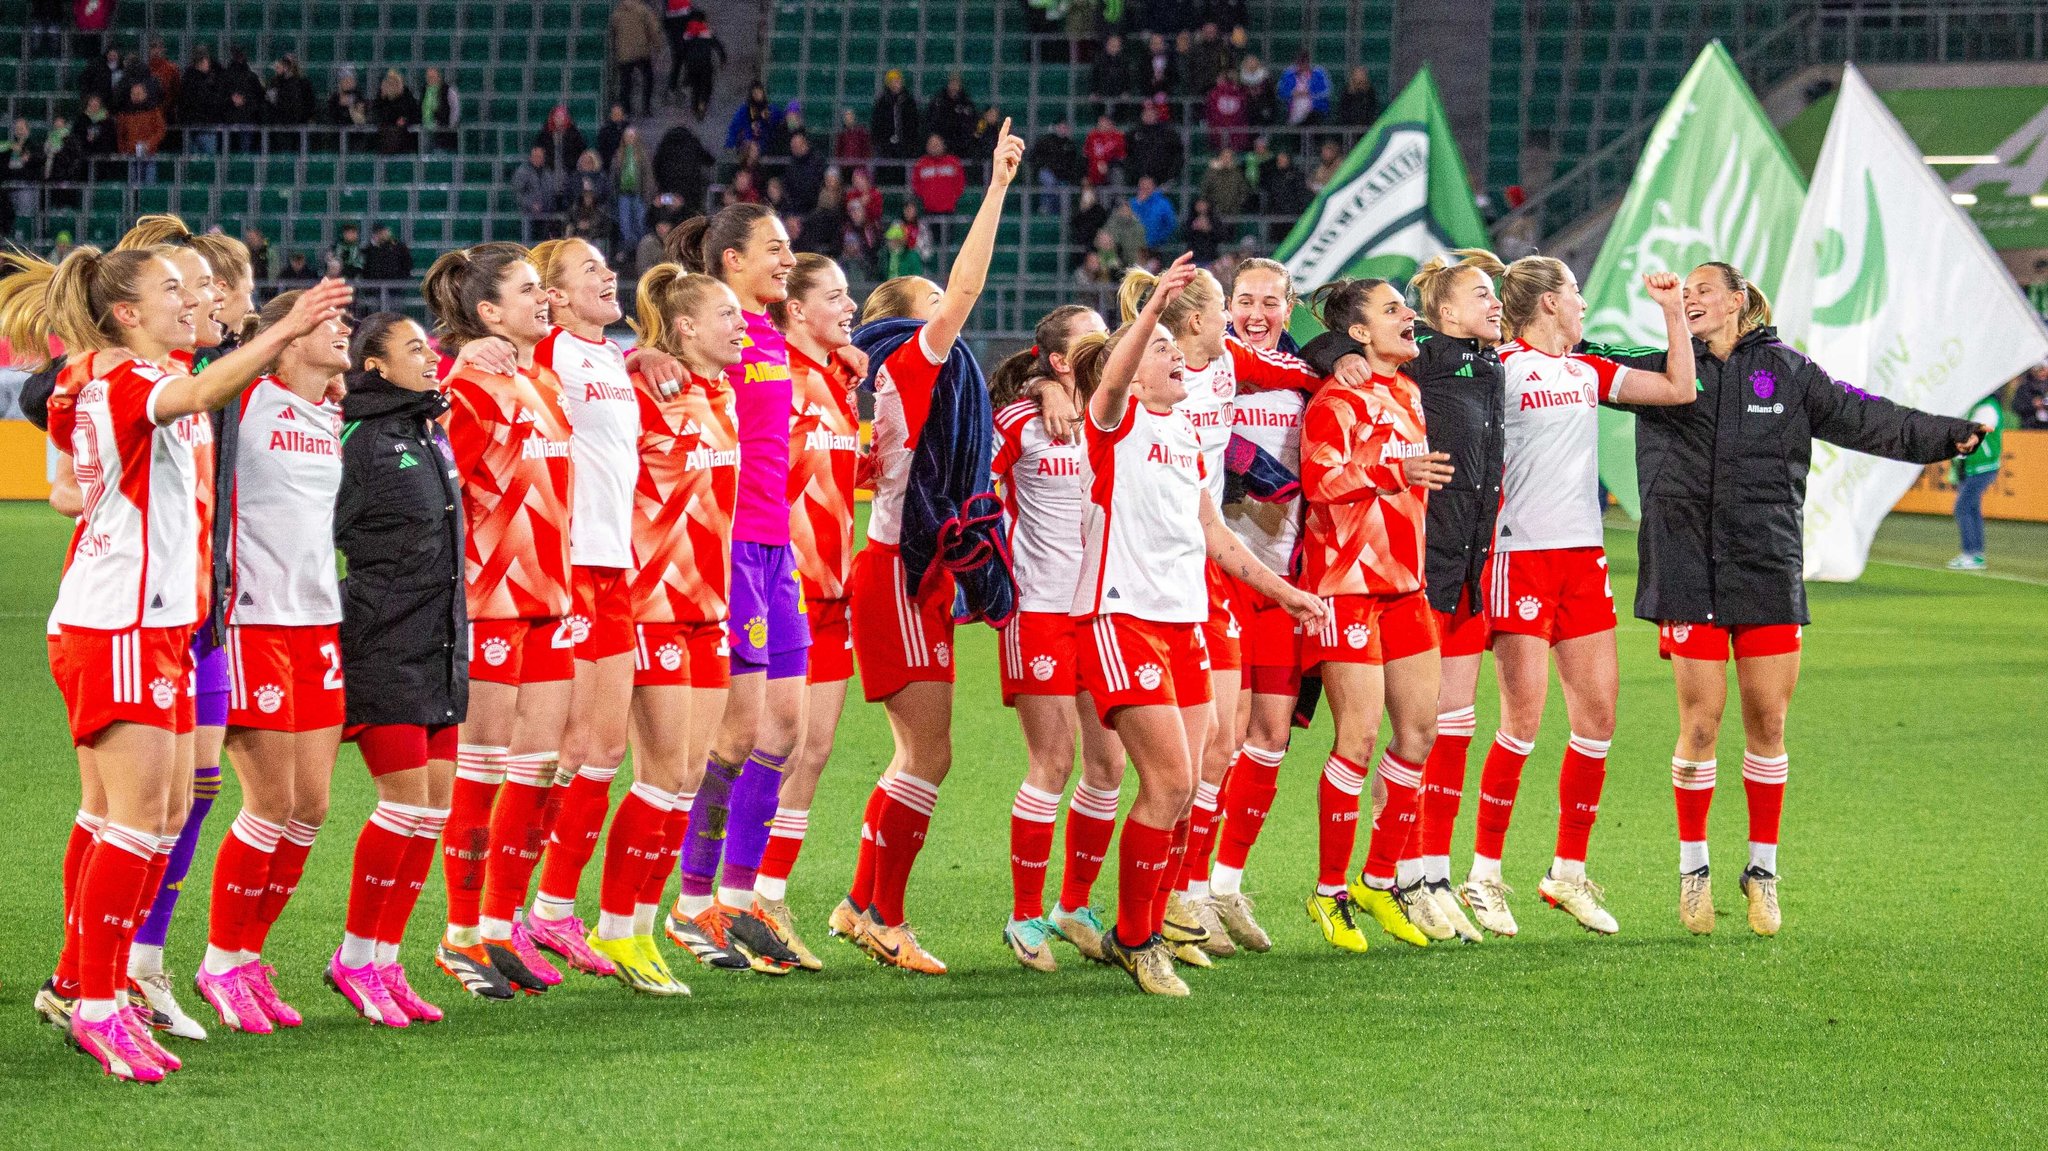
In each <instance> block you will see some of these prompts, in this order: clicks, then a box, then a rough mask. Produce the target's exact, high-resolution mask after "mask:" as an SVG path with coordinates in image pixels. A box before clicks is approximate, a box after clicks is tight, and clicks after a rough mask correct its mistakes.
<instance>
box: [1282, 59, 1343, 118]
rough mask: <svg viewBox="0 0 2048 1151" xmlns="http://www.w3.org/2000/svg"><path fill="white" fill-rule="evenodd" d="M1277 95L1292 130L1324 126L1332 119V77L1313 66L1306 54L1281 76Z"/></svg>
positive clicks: (1295, 60) (1318, 67)
mask: <svg viewBox="0 0 2048 1151" xmlns="http://www.w3.org/2000/svg"><path fill="white" fill-rule="evenodd" d="M1275 95H1276V96H1277V97H1278V99H1279V101H1280V106H1281V107H1282V108H1284V109H1286V111H1287V123H1288V125H1289V126H1291V127H1295V128H1301V127H1306V126H1311V125H1315V124H1322V123H1325V122H1327V121H1328V120H1329V118H1330V74H1329V73H1328V72H1325V71H1323V70H1322V68H1321V67H1320V66H1318V65H1315V64H1312V63H1310V62H1309V58H1308V53H1306V52H1303V53H1302V54H1301V55H1299V56H1297V57H1295V58H1294V67H1292V68H1289V69H1288V70H1287V74H1286V75H1284V76H1282V77H1280V87H1279V90H1278V91H1277V92H1276V93H1275Z"/></svg>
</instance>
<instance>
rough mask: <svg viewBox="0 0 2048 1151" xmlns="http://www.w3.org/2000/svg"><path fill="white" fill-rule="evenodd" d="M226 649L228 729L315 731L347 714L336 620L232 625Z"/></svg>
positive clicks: (339, 636) (338, 629) (338, 722)
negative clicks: (293, 623) (311, 622)
mask: <svg viewBox="0 0 2048 1151" xmlns="http://www.w3.org/2000/svg"><path fill="white" fill-rule="evenodd" d="M227 648H228V726H229V727H248V728H255V729H256V730H258V731H290V732H300V731H319V730H320V729H322V728H327V727H335V726H337V725H339V724H340V723H341V721H342V719H343V718H344V717H345V716H346V715H347V712H348V701H347V697H346V696H344V695H343V694H342V687H341V625H340V624H332V623H325V624H306V625H303V626H299V627H285V626H279V625H273V624H235V625H233V626H231V627H229V628H228V643H227Z"/></svg>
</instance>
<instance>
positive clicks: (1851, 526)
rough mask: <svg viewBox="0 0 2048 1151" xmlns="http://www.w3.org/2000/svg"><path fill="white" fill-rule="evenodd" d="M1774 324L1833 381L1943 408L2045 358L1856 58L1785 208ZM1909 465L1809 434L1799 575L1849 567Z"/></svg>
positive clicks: (2032, 319) (1961, 409)
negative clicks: (1796, 209) (1798, 203)
mask: <svg viewBox="0 0 2048 1151" xmlns="http://www.w3.org/2000/svg"><path fill="white" fill-rule="evenodd" d="M1777 319H1778V325H1779V332H1780V334H1781V335H1783V336H1784V338H1785V339H1786V340H1788V341H1790V342H1792V343H1793V344H1794V345H1796V346H1798V347H1799V348H1801V349H1802V350H1804V351H1805V352H1806V353H1807V354H1808V355H1810V356H1812V357H1813V358H1814V360H1815V361H1816V362H1818V363H1819V364H1821V366H1823V367H1825V368H1826V369H1827V370H1828V371H1830V372H1832V373H1833V374H1834V375H1835V377H1836V378H1837V379H1840V380H1843V381H1846V382H1847V383H1849V384H1852V385H1854V386H1856V387H1859V388H1862V389H1864V390H1865V391H1869V392H1873V393H1876V394H1877V395H1881V396H1885V397H1887V398H1889V399H1892V400H1896V401H1897V402H1899V403H1902V404H1906V405H1909V406H1911V407H1916V408H1923V409H1925V410H1927V411H1931V412H1936V413H1939V414H1941V415H1945V416H1961V415H1963V414H1964V413H1966V412H1968V411H1969V410H1970V406H1971V405H1972V404H1974V403H1976V402H1977V401H1978V400H1980V399H1982V398H1983V397H1984V396H1985V395H1986V394H1988V393H1990V392H1991V391H1992V390H1994V389H1996V388H1997V387H1998V386H1999V385H2000V384H2002V383H2004V382H2005V381H2006V380H2008V379H2010V378H2011V377H2013V376H2015V375H2017V374H2018V373H2019V372H2020V371H2021V370H2022V369H2024V368H2025V367H2027V366H2028V365H2029V364H2035V363H2039V362H2040V361H2041V359H2042V358H2043V356H2044V355H2048V331H2044V330H2043V328H2042V326H2041V320H2040V317H2039V316H2037V315H2035V314H2034V310H2033V309H2032V308H2031V307H2029V306H2028V304H2027V301H2026V298H2025V297H2024V296H2022V295H2020V292H2019V288H2018V287H2017V286H2016V285H2015V284H2014V283H2013V281H2012V277H2011V276H2010V275H2008V274H2007V272H2006V270H2005V265H2004V264H2003V263H2001V262H2000V261H1999V259H1998V257H1997V256H1995V255H1993V254H1992V252H1991V248H1990V246H1989V245H1987V244H1986V243H1985V242H1984V238H1983V236H1982V235H1981V234H1979V233H1978V231H1977V227H1976V225H1975V224H1972V223H1971V222H1970V218H1969V217H1968V216H1966V215H1965V214H1964V213H1963V212H1962V210H1961V209H1960V208H1958V207H1956V206H1955V205H1954V204H1953V203H1951V202H1950V201H1949V192H1948V188H1947V187H1946V186H1945V185H1944V184H1943V183H1942V181H1941V178H1940V177H1939V176H1937V175H1935V173H1934V171H1933V170H1932V169H1930V168H1929V167H1928V166H1927V165H1926V164H1925V163H1923V162H1922V161H1921V159H1920V149H1919V147H1918V146H1916V145H1915V144H1914V143H1913V141H1912V140H1910V139H1908V138H1907V136H1906V133H1905V130H1904V129H1902V128H1901V127H1899V122H1898V121H1897V120H1896V119H1894V118H1893V117H1892V114H1891V112H1890V111H1889V110H1888V109H1886V108H1885V106H1884V104H1883V103H1882V102H1881V101H1880V100H1878V98H1877V93H1875V92H1873V91H1871V90H1870V85H1869V84H1867V83H1865V82H1864V80H1863V76H1862V74H1861V73H1859V72H1857V71H1856V68H1855V66H1854V65H1850V66H1849V67H1848V68H1847V69H1845V70H1844V73H1843V76H1842V91H1841V96H1840V98H1839V99H1838V100H1837V102H1836V104H1835V117H1834V120H1833V121H1832V122H1830V123H1829V125H1828V135H1827V141H1826V142H1825V143H1823V144H1822V145H1821V150H1820V160H1819V162H1818V163H1817V164H1815V166H1814V170H1813V190H1812V191H1811V193H1809V194H1808V196H1807V199H1806V209H1805V210H1804V211H1803V212H1801V213H1800V215H1799V233H1798V240H1797V242H1796V243H1794V245H1793V247H1792V256H1791V261H1790V263H1789V264H1788V265H1787V266H1786V269H1785V278H1784V289H1783V291H1782V292H1781V293H1780V294H1779V295H1778V297H1777ZM1919 473H1920V469H1919V467H1917V466H1915V465H1913V464H1902V463H1897V462H1894V461H1891V460H1880V459H1878V458H1876V457H1875V456H1866V455H1863V454H1862V453H1860V452H1851V451H1846V450H1844V449H1841V448H1837V447H1835V446H1833V445H1831V444H1825V443H1815V444H1814V445H1813V474H1812V475H1811V476H1809V477H1808V479H1807V488H1806V576H1807V578H1808V579H1824V580H1853V579H1855V578H1856V577H1857V576H1859V575H1861V574H1863V564H1864V561H1865V559H1866V558H1867V557H1868V555H1869V552H1870V539H1871V536H1872V535H1874V534H1875V533H1876V531H1877V525H1878V523H1879V521H1881V520H1883V519H1884V517H1885V514H1886V513H1887V512H1889V511H1891V509H1892V505H1893V504H1896V503H1897V502H1898V501H1899V497H1900V496H1902V495H1904V494H1905V492H1906V489H1907V488H1909V487H1911V486H1912V484H1913V478H1914V477H1915V476H1917V475H1919Z"/></svg>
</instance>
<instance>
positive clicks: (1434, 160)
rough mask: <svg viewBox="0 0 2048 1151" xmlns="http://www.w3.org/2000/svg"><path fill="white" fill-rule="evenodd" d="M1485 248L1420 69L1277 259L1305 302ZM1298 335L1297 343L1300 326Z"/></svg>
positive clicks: (1430, 84) (1453, 146) (1439, 103)
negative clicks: (1357, 280) (1348, 284)
mask: <svg viewBox="0 0 2048 1151" xmlns="http://www.w3.org/2000/svg"><path fill="white" fill-rule="evenodd" d="M1485 244H1486V226H1485V225H1484V224H1482V223H1480V222H1479V209H1478V207H1477V206H1476V205H1474V204H1473V202H1472V184H1471V182H1470V181H1469V180H1468V179H1467V178H1466V176H1465V162H1464V161H1463V160H1462V159H1460V158H1459V157H1458V144H1457V141H1456V140H1454V139H1452V138H1451V123H1450V120H1449V119H1448V118H1447V117H1446V116H1445V115H1444V105H1443V100H1442V98H1440V97H1439V96H1438V95H1437V90H1436V81H1435V80H1433V79H1431V78H1430V75H1429V69H1428V68H1424V69H1423V70H1422V71H1421V72H1418V73H1417V74H1416V76H1415V79H1413V80H1411V81H1409V83H1408V86H1407V87H1406V88H1403V89H1402V90H1401V94H1400V95H1399V96H1397V97H1395V98H1394V102H1393V103H1392V104H1389V105H1387V110H1386V112H1385V113H1384V114H1382V115H1381V116H1380V118H1379V122H1378V123H1376V124H1374V125H1373V126H1372V130H1371V131H1369V132H1367V133H1366V134H1365V138H1364V139H1362V140H1360V141H1359V142H1358V146H1357V147H1355V148H1353V149H1351V154H1350V155H1349V156H1346V157H1345V158H1344V164H1343V166H1342V167H1340V168H1338V169H1337V175H1336V177H1335V178H1334V179H1332V180H1331V181H1330V183H1329V186H1328V187H1326V188H1324V189H1323V190H1322V192H1321V193H1320V194H1318V195H1317V196H1316V198H1315V202H1313V203H1311V204H1310V205H1309V207H1308V211H1307V212H1306V213H1305V214H1303V216H1302V217H1301V220H1300V222H1298V223H1296V224H1295V225H1294V230H1293V231H1291V232H1289V233H1287V239H1286V240H1285V241H1283V242H1282V243H1281V245H1280V250H1279V251H1278V252H1276V253H1274V258H1276V259H1278V260H1279V261H1280V262H1281V263H1283V264H1286V265H1287V270H1288V271H1289V272H1290V273H1292V274H1293V276H1294V286H1295V290H1296V291H1297V292H1299V293H1300V294H1301V295H1303V296H1304V297H1305V296H1307V295H1308V294H1309V292H1311V291H1313V290H1315V289H1316V288H1319V287H1321V286H1323V285H1324V284H1327V283H1329V282H1330V281H1332V280H1341V279H1347V278H1351V277H1358V276H1377V277H1379V278H1381V279H1387V280H1392V281H1394V282H1395V283H1397V284H1406V283H1407V282H1408V278H1409V277H1410V276H1412V275H1414V274H1415V269H1416V268H1418V267H1420V266H1421V265H1422V262H1423V261H1425V260H1427V259H1429V258H1430V257H1431V256H1434V255H1438V254H1439V253H1442V252H1447V251H1449V250H1451V249H1452V248H1475V247H1484V246H1485ZM1316 330H1317V331H1320V329H1316ZM1310 334H1313V333H1310ZM1295 335H1296V338H1297V339H1300V338H1303V337H1302V334H1301V332H1300V330H1299V329H1298V328H1297V329H1296V332H1295Z"/></svg>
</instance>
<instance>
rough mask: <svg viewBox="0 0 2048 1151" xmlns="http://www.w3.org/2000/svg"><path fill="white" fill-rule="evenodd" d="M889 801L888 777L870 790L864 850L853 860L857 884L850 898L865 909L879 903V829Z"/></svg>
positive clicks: (862, 842)
mask: <svg viewBox="0 0 2048 1151" xmlns="http://www.w3.org/2000/svg"><path fill="white" fill-rule="evenodd" d="M888 802H889V781H888V780H887V779H886V778H885V779H881V780H878V781H876V783H875V789H874V790H873V791H870V792H868V805H867V808H866V809H865V810H863V811H862V812H861V817H860V853H859V854H858V855H856V856H855V857H854V861H853V885H852V886H851V887H849V888H847V890H846V898H847V899H848V900H849V901H851V902H852V904H853V905H854V906H855V907H858V908H860V909H861V910H862V911H866V910H867V909H868V908H870V907H873V906H874V905H875V829H876V828H877V827H879V826H881V822H882V807H883V805H885V804H887V803H888Z"/></svg>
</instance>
